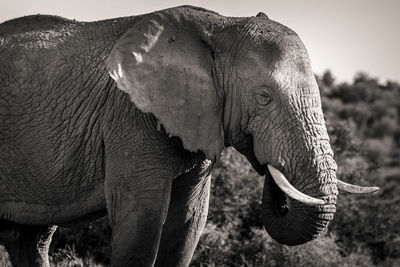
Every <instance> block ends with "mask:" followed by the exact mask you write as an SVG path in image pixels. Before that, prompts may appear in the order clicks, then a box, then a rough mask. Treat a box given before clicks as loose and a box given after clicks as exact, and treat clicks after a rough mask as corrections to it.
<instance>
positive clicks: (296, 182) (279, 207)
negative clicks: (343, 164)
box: [262, 148, 337, 246]
mask: <svg viewBox="0 0 400 267" xmlns="http://www.w3.org/2000/svg"><path fill="white" fill-rule="evenodd" d="M329 149H330V148H329ZM318 158H319V161H314V162H315V163H314V164H311V167H310V166H308V167H303V168H304V170H303V171H299V172H300V173H302V174H301V175H298V176H297V177H296V176H295V177H296V179H290V180H291V181H292V186H293V187H294V188H296V189H297V190H298V191H300V192H302V193H304V194H306V195H308V196H313V197H314V198H312V197H309V198H310V199H311V201H309V202H308V203H307V201H304V200H302V199H301V198H298V200H295V199H293V198H292V197H288V196H287V195H286V194H285V193H284V192H283V191H282V190H281V189H280V188H279V186H278V185H277V183H276V182H275V181H274V179H273V175H274V174H272V175H271V169H270V172H267V174H266V175H265V182H264V190H263V197H262V219H263V224H264V227H265V229H266V230H267V232H268V233H269V234H270V236H271V237H272V238H274V239H275V240H276V241H278V242H280V243H282V244H285V245H291V246H294V245H300V244H303V243H306V242H308V241H311V240H313V239H314V238H316V237H317V236H318V235H319V234H320V233H321V232H322V231H323V230H324V228H325V227H326V226H327V225H328V223H329V222H330V221H331V220H332V219H333V215H334V213H335V211H336V207H335V204H336V199H337V197H336V196H337V188H336V163H335V162H334V160H333V158H332V156H331V155H326V156H323V157H318ZM278 172H279V171H278ZM275 175H276V174H275ZM281 175H282V176H283V174H281ZM288 177H290V176H288ZM291 177H294V176H291ZM283 178H284V176H283ZM278 184H279V182H278ZM281 188H282V187H281ZM284 190H285V189H284ZM294 190H295V189H294ZM285 191H286V190H285ZM300 192H298V193H300ZM300 194H301V193H300ZM306 197H307V196H306ZM315 198H318V199H320V200H323V201H320V200H319V202H315ZM313 199H314V203H313V202H312V200H313ZM317 201H318V200H317Z"/></svg>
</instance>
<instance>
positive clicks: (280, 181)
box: [268, 165, 325, 206]
mask: <svg viewBox="0 0 400 267" xmlns="http://www.w3.org/2000/svg"><path fill="white" fill-rule="evenodd" d="M268 170H269V171H270V173H271V175H272V178H273V179H274V181H275V183H276V185H277V186H278V187H279V188H280V189H281V190H282V191H283V192H284V193H285V194H286V195H287V196H289V197H291V198H293V199H295V200H297V201H299V202H302V203H304V204H306V205H311V206H317V205H324V204H325V201H323V200H322V199H318V198H314V197H310V196H308V195H306V194H303V193H302V192H300V191H299V190H297V189H296V188H294V187H293V186H292V185H291V184H290V183H289V181H288V180H287V179H286V177H285V176H284V175H283V173H281V172H280V171H279V170H277V169H275V168H274V167H272V166H271V165H268Z"/></svg>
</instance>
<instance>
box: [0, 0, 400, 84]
mask: <svg viewBox="0 0 400 267" xmlns="http://www.w3.org/2000/svg"><path fill="white" fill-rule="evenodd" d="M179 5H194V6H200V7H204V8H207V9H210V10H213V11H216V12H218V13H220V14H222V15H225V16H240V17H243V16H255V15H257V14H258V12H260V11H262V12H264V13H265V14H267V15H268V16H269V18H270V19H272V20H275V21H278V22H280V23H282V24H284V25H286V26H288V27H289V28H291V29H293V30H294V31H295V32H297V34H298V35H299V36H300V38H301V39H302V41H303V42H304V44H305V46H306V48H307V50H308V52H309V55H310V59H311V64H312V67H313V70H314V72H315V73H317V74H322V73H323V72H324V71H325V70H327V69H329V70H331V72H332V73H333V75H334V77H336V80H337V81H338V82H341V81H351V80H352V78H353V77H354V75H355V74H356V73H357V72H359V71H363V72H366V73H369V74H370V75H371V76H372V77H376V78H379V80H380V81H381V82H385V81H387V80H392V81H398V82H400V0H335V1H327V0H271V1H269V0H245V1H234V0H208V1H205V0H196V1H183V0H181V1H178V0H140V1H137V0H66V1H64V0H25V1H22V0H11V1H10V0H0V22H3V21H5V20H8V19H12V18H16V17H19V16H24V15H31V14H51V15H59V16H63V17H66V18H70V19H76V20H81V21H93V20H101V19H107V18H115V17H121V16H132V15H136V14H144V13H149V12H153V11H156V10H161V9H165V8H169V7H173V6H179Z"/></svg>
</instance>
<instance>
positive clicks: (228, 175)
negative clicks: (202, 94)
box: [0, 71, 400, 266]
mask: <svg viewBox="0 0 400 267" xmlns="http://www.w3.org/2000/svg"><path fill="white" fill-rule="evenodd" d="M316 79H317V81H318V84H319V88H320V93H321V99H322V106H323V109H324V114H325V119H326V123H327V128H328V131H329V133H330V137H331V144H332V147H333V150H334V152H335V159H336V161H337V164H338V177H340V178H341V179H342V180H343V181H348V182H351V183H356V184H361V185H377V186H379V187H380V188H381V190H380V191H379V192H378V193H374V194H372V195H349V194H345V193H343V194H340V195H339V199H338V205H337V212H336V215H335V219H334V220H333V221H332V222H331V224H330V225H329V227H328V229H327V230H326V231H325V232H324V234H323V235H322V236H320V237H319V238H318V239H316V240H314V241H312V242H309V243H307V244H305V245H302V246H296V247H288V246H284V245H280V244H279V243H277V242H275V241H274V240H272V239H271V238H270V237H269V236H268V234H267V233H266V231H265V230H264V229H263V226H262V223H261V214H260V211H261V207H260V202H261V195H262V187H263V179H264V178H263V177H261V176H259V175H257V174H256V173H255V172H254V171H253V170H252V169H251V166H250V165H249V163H248V162H247V160H246V159H245V158H244V157H243V156H241V155H240V154H239V153H237V152H236V151H235V150H234V149H232V148H229V149H226V150H225V151H224V152H223V154H222V157H221V160H220V162H218V164H217V165H216V166H215V168H214V170H213V178H212V188H211V199H210V210H209V215H208V221H207V225H206V227H205V229H204V232H203V235H202V237H201V240H200V242H199V245H198V247H197V249H196V252H195V255H194V257H193V260H192V264H191V265H192V266H400V235H399V233H400V226H399V225H400V220H399V218H400V205H399V204H400V186H399V181H400V85H399V83H397V82H391V81H388V82H386V83H380V82H379V81H378V80H377V79H376V78H373V77H370V76H369V75H367V74H365V73H358V74H356V75H355V77H354V80H353V82H352V83H337V82H336V80H335V78H334V76H333V75H332V74H331V72H329V71H326V72H325V73H324V74H323V75H321V76H316ZM110 238H111V230H110V228H109V226H108V225H107V221H106V219H101V220H99V221H96V222H93V223H91V224H90V225H89V226H87V225H85V226H81V227H77V228H73V229H66V228H59V230H58V231H57V232H56V234H55V236H54V238H53V242H52V245H51V258H52V261H53V265H55V266H81V265H85V266H87V265H90V266H94V265H99V266H103V265H106V266H107V265H109V263H110V252H111V249H110V246H109V244H110ZM0 254H1V253H0ZM1 257H4V256H0V261H1Z"/></svg>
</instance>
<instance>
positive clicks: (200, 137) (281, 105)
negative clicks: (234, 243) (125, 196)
mask: <svg viewBox="0 0 400 267" xmlns="http://www.w3.org/2000/svg"><path fill="white" fill-rule="evenodd" d="M106 67H107V69H108V71H109V73H110V75H111V77H112V78H113V79H114V80H115V81H116V83H117V86H118V88H119V89H121V90H123V91H125V92H127V93H128V94H129V96H130V98H131V100H132V102H134V104H135V105H136V107H137V108H139V109H140V110H142V111H143V112H151V113H153V114H154V115H155V116H156V118H157V119H158V120H159V122H160V123H161V124H162V125H163V126H164V128H165V130H166V131H167V132H168V133H169V134H170V135H172V136H178V137H180V139H181V140H182V143H183V146H184V147H185V148H186V149H187V150H190V151H202V152H204V153H205V155H206V157H207V158H209V159H215V158H217V157H218V156H219V154H220V152H221V150H222V149H223V147H224V146H233V147H235V148H236V149H237V150H238V151H239V152H241V153H242V154H244V155H245V156H246V157H247V158H248V160H249V161H250V163H251V164H252V166H253V167H254V169H255V170H256V171H257V172H258V173H259V174H262V175H264V174H265V176H266V177H265V185H264V192H263V199H262V214H263V222H264V225H265V228H266V230H267V231H268V233H269V234H270V235H271V236H272V237H273V238H274V239H276V240H277V241H279V242H280V243H283V244H288V245H297V244H302V243H305V242H307V241H309V240H311V239H313V238H315V237H316V236H317V235H318V234H319V233H320V232H321V231H322V230H323V229H324V227H326V225H327V224H328V222H329V221H330V220H332V218H333V214H334V213H335V203H336V196H337V194H338V191H337V179H336V163H335V161H334V159H333V152H332V149H331V147H330V144H329V137H328V133H327V130H326V127H325V122H324V117H323V113H322V109H321V101H320V95H319V89H318V86H317V83H316V81H315V78H314V75H313V72H312V70H311V65H310V61H309V57H308V54H307V51H306V49H305V47H304V45H303V43H302V42H301V40H300V39H299V37H298V36H297V35H296V33H295V32H293V31H292V30H290V29H288V28H287V27H285V26H283V25H281V24H279V23H277V22H274V21H272V20H270V19H268V17H267V16H266V15H264V14H262V13H260V14H259V15H258V16H257V17H250V18H227V17H223V16H220V15H218V14H216V13H213V12H210V11H207V10H201V9H198V8H191V7H180V8H175V9H169V10H164V11H160V12H156V13H152V14H148V15H145V16H143V17H142V18H139V19H138V22H136V24H135V25H134V26H133V27H132V28H130V29H129V30H128V31H127V32H126V33H125V35H124V36H123V37H122V38H121V39H120V40H119V41H118V42H117V43H116V45H115V46H114V48H113V50H112V51H111V54H110V56H109V57H108V59H107V62H106ZM349 186H350V185H349Z"/></svg>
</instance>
